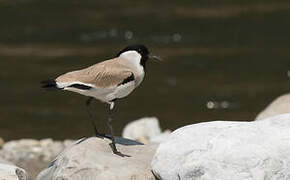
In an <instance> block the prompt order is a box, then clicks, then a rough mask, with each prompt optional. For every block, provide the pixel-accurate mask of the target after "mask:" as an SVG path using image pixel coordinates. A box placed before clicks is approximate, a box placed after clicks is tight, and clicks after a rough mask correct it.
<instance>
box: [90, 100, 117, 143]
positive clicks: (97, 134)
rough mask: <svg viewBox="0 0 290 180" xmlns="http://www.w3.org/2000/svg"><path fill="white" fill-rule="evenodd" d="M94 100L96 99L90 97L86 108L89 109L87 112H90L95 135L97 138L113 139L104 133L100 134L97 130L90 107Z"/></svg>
mask: <svg viewBox="0 0 290 180" xmlns="http://www.w3.org/2000/svg"><path fill="white" fill-rule="evenodd" d="M93 99H94V98H92V97H90V98H89V99H88V100H87V101H86V107H87V111H88V114H89V117H90V119H91V123H92V125H93V128H94V132H95V135H96V137H100V138H109V139H111V137H109V136H107V135H105V134H104V133H99V131H98V130H97V127H96V124H95V122H94V117H93V114H92V113H91V111H90V105H91V103H92V101H93Z"/></svg>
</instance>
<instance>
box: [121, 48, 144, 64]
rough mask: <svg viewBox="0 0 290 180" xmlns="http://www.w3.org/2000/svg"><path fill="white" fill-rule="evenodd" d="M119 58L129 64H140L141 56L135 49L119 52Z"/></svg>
mask: <svg viewBox="0 0 290 180" xmlns="http://www.w3.org/2000/svg"><path fill="white" fill-rule="evenodd" d="M120 58H121V59H122V60H124V61H127V62H128V63H130V64H134V65H140V61H141V58H142V56H141V55H140V54H139V53H138V52H136V51H126V52H123V53H122V54H120Z"/></svg>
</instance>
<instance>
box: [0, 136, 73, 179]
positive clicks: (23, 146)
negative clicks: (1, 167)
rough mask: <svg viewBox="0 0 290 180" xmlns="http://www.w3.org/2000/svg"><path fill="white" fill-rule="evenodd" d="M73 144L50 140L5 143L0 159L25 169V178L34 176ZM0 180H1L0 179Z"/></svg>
mask: <svg viewBox="0 0 290 180" xmlns="http://www.w3.org/2000/svg"><path fill="white" fill-rule="evenodd" d="M72 144H73V141H71V140H65V141H63V142H61V141H53V140H52V139H43V140H34V139H21V140H15V141H9V142H6V143H5V144H4V145H3V147H2V149H0V159H4V160H7V161H10V162H12V163H14V164H16V165H17V166H20V167H23V168H25V170H26V172H27V176H28V177H29V178H30V179H35V177H36V175H37V174H38V173H39V172H40V171H41V170H42V169H43V168H45V167H47V164H48V163H49V162H50V161H51V160H53V159H54V158H55V157H56V156H57V155H58V154H59V153H60V152H61V151H62V150H63V149H64V148H65V147H67V146H70V145H72ZM0 179H1V178H0Z"/></svg>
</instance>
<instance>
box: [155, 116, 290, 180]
mask: <svg viewBox="0 0 290 180" xmlns="http://www.w3.org/2000/svg"><path fill="white" fill-rule="evenodd" d="M151 165H152V169H153V172H154V173H155V175H156V176H157V177H159V178H160V179H162V180H180V179H182V180H192V179H202V180H213V179H220V180H233V179H234V180H245V179H247V180H264V179H269V180H270V179H289V177H290V114H283V115H278V116H274V117H270V118H269V119H265V120H264V121H252V122H233V121H214V122H206V123H199V124H194V125H189V126H185V127H182V128H179V129H177V130H176V131H174V132H173V133H172V134H171V135H170V137H169V138H168V139H167V140H166V141H165V142H163V143H161V144H160V145H159V147H158V149H157V151H156V154H155V155H154V158H153V160H152V163H151Z"/></svg>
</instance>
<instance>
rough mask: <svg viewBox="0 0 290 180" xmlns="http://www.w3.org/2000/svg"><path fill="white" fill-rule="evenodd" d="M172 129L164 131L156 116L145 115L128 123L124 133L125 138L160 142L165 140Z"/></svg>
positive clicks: (144, 141)
mask: <svg viewBox="0 0 290 180" xmlns="http://www.w3.org/2000/svg"><path fill="white" fill-rule="evenodd" d="M169 134H170V130H166V131H165V132H164V133H162V131H161V128H160V125H159V121H158V119H157V118H156V117H144V118H141V119H138V120H135V121H132V122H130V123H128V124H127V125H126V126H125V128H124V130H123V133H122V136H123V137H124V138H128V139H133V140H137V141H139V142H142V143H144V144H150V143H154V144H159V143H161V142H162V141H164V140H165V139H166V138H167V137H168V135H169Z"/></svg>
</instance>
